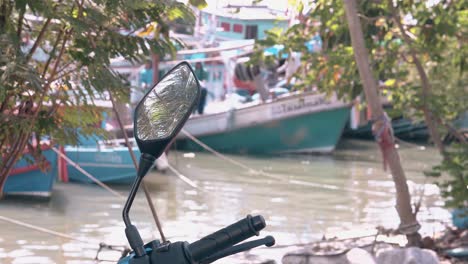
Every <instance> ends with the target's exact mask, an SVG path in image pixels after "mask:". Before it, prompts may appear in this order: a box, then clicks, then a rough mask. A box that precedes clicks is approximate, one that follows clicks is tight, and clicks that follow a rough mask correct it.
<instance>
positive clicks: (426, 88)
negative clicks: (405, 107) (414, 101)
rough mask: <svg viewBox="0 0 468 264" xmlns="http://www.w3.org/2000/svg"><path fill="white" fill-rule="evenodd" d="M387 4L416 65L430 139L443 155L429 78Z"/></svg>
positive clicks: (401, 26) (392, 7)
mask: <svg viewBox="0 0 468 264" xmlns="http://www.w3.org/2000/svg"><path fill="white" fill-rule="evenodd" d="M388 4H389V6H390V9H391V12H392V16H393V20H394V21H395V23H396V24H397V26H398V29H399V30H400V33H401V35H402V36H403V42H405V44H406V45H407V46H408V47H409V50H410V55H411V58H412V59H413V63H414V65H415V66H416V69H417V71H418V74H419V77H420V78H421V88H422V98H423V113H424V121H425V122H426V126H427V128H428V130H429V135H430V136H431V139H432V141H433V142H434V144H435V145H436V147H437V148H438V149H439V152H440V154H441V155H442V156H444V155H445V154H444V153H445V146H444V144H443V142H442V139H441V136H440V133H439V131H438V130H437V126H436V122H435V119H434V116H433V114H432V110H431V109H430V107H429V104H428V100H427V99H428V98H429V97H430V95H431V90H432V87H431V83H430V82H429V78H428V77H427V74H426V71H425V70H424V67H423V65H422V63H421V61H420V60H419V58H418V56H417V55H416V51H415V50H414V48H412V47H411V40H410V38H409V37H408V35H407V34H406V31H405V29H404V27H403V24H402V23H401V21H400V15H399V14H398V13H397V10H396V9H395V7H394V6H393V1H388Z"/></svg>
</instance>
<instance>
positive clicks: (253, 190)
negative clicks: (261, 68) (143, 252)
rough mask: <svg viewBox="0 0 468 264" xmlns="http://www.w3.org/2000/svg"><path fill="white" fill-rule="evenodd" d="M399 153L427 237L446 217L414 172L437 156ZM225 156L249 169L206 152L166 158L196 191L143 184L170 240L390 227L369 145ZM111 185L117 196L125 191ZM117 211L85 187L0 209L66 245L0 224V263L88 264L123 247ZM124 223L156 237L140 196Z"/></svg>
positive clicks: (296, 237) (157, 179) (386, 192)
mask: <svg viewBox="0 0 468 264" xmlns="http://www.w3.org/2000/svg"><path fill="white" fill-rule="evenodd" d="M400 154H401V156H402V160H403V164H404V168H405V171H406V173H407V178H408V180H409V187H410V190H411V192H412V195H413V198H414V200H415V201H416V200H419V199H420V196H421V193H423V192H424V198H423V199H422V206H421V210H420V213H419V215H418V217H419V220H420V221H421V222H422V223H424V224H423V229H422V232H423V233H424V234H432V233H433V232H435V231H437V229H439V228H440V227H441V224H440V222H447V221H448V219H449V213H448V212H447V210H445V209H444V208H443V201H442V200H441V198H440V195H439V190H438V188H437V186H436V185H435V184H433V183H432V182H430V181H429V180H428V179H426V178H425V177H424V176H423V175H422V173H421V171H422V170H425V169H429V168H430V167H431V166H432V165H434V164H436V163H437V162H438V155H437V152H436V151H435V150H434V149H431V148H428V149H426V148H419V147H415V146H409V145H405V146H403V147H401V149H400ZM229 157H230V158H233V159H235V160H236V161H238V162H241V163H242V164H244V165H246V166H248V167H250V168H252V169H253V170H250V171H249V170H246V169H243V168H240V167H238V166H236V165H233V164H231V163H229V162H227V161H224V160H221V159H219V158H217V157H215V156H213V155H211V154H207V153H195V155H184V153H179V152H177V153H176V152H172V153H171V154H170V159H171V163H172V164H173V166H174V167H175V168H176V169H177V170H178V171H179V172H180V173H181V174H183V175H185V176H186V177H188V178H190V179H191V180H192V181H193V182H194V183H195V184H196V185H197V188H194V187H192V186H190V185H189V184H187V183H186V182H184V181H182V180H180V179H179V178H178V177H177V176H175V174H174V173H171V172H168V173H166V174H160V173H152V175H148V176H147V178H146V180H147V184H148V187H149V189H150V190H151V193H152V197H153V199H154V201H155V204H156V208H157V211H158V214H159V216H160V218H161V221H162V222H163V227H164V232H165V234H166V236H167V237H168V238H170V240H171V241H177V240H186V241H189V242H190V241H194V240H195V239H197V238H200V237H202V236H203V235H206V234H208V233H210V232H213V231H215V230H217V229H218V228H221V227H223V226H225V225H227V224H230V223H232V222H234V221H236V220H238V219H241V218H243V217H245V215H247V214H262V215H263V216H264V217H265V219H266V221H267V224H268V227H267V228H266V229H265V231H264V232H263V234H264V235H267V234H270V235H274V236H275V238H276V240H277V244H279V245H292V244H298V243H307V242H311V241H316V240H318V239H320V238H322V236H323V235H324V234H330V233H334V232H343V231H349V230H358V229H359V230H365V229H367V230H372V229H373V228H374V227H375V226H376V225H383V226H386V227H396V226H397V225H398V217H397V214H396V211H395V210H394V208H393V205H394V204H395V199H394V198H395V197H394V194H395V190H394V188H393V182H392V179H391V175H389V173H388V172H385V171H383V169H382V163H381V157H380V154H379V152H378V150H377V149H376V148H375V146H374V144H373V143H371V142H359V141H346V142H343V143H342V144H341V146H340V148H339V150H338V151H337V152H336V153H335V154H334V155H331V156H282V157H245V156H229ZM256 170H262V171H264V172H266V174H267V175H264V174H258V173H256ZM112 187H113V188H115V189H116V190H117V191H119V192H120V193H122V194H123V195H126V194H127V192H128V189H129V188H128V186H112ZM123 203H124V201H122V200H121V199H119V198H118V197H115V196H113V195H112V194H110V193H109V192H107V191H106V190H103V189H101V188H99V187H97V186H95V185H81V184H73V183H72V184H63V183H58V184H56V185H55V186H54V193H53V196H52V198H51V199H50V200H49V201H37V200H35V199H6V200H4V201H1V202H0V215H1V216H5V217H9V218H13V219H16V220H19V221H22V222H25V223H29V224H33V225H36V226H40V227H43V228H47V229H51V230H54V231H57V232H60V233H65V234H68V235H70V236H72V237H74V238H75V239H76V240H71V239H69V238H64V237H58V236H55V235H51V234H47V233H44V232H39V231H34V230H31V229H29V228H26V227H23V226H19V225H16V224H13V223H8V222H4V221H0V263H97V262H96V261H95V260H94V258H95V256H96V253H97V248H98V245H99V243H100V242H105V243H107V244H111V245H125V244H126V243H125V235H124V225H123V222H122V220H121V210H122V205H123ZM131 219H132V221H133V222H134V224H136V225H137V226H138V227H139V230H140V233H141V234H142V236H143V238H144V240H145V241H149V240H151V239H154V238H158V237H159V236H158V233H157V232H156V228H155V224H154V222H153V220H152V218H151V214H150V210H149V209H148V208H147V206H146V205H145V199H144V195H142V194H140V195H139V196H137V199H136V202H135V206H134V207H133V208H132V210H131ZM282 253H283V251H281V250H280V249H277V250H274V249H261V250H256V251H251V252H249V253H245V254H239V255H238V256H236V257H231V258H228V259H225V260H224V261H221V262H220V263H236V264H237V263H255V262H256V261H258V260H259V259H276V260H277V261H278V260H279V259H280V258H281V254H282ZM119 254H120V253H119V252H118V251H111V250H104V251H103V252H101V253H100V254H99V259H101V260H109V261H111V262H116V260H117V259H118V257H119ZM278 263H279V262H278Z"/></svg>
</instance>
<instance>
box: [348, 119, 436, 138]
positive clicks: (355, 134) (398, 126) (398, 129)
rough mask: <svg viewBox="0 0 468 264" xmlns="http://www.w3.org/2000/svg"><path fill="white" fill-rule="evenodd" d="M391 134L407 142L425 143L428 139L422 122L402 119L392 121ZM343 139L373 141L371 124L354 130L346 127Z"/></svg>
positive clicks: (427, 133)
mask: <svg viewBox="0 0 468 264" xmlns="http://www.w3.org/2000/svg"><path fill="white" fill-rule="evenodd" d="M392 127H393V134H394V135H395V137H396V138H398V139H403V140H409V141H425V140H427V139H428V138H429V132H428V130H427V127H426V125H425V124H424V122H417V123H416V122H413V121H412V120H410V119H408V118H404V117H399V118H393V119H392ZM344 137H347V138H356V139H366V140H368V139H373V138H374V136H373V134H372V124H371V122H368V123H367V124H365V125H362V126H359V127H358V128H356V129H351V128H349V127H346V129H345V132H344Z"/></svg>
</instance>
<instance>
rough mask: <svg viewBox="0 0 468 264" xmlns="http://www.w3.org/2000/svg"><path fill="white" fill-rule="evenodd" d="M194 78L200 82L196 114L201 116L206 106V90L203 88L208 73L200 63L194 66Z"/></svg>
mask: <svg viewBox="0 0 468 264" xmlns="http://www.w3.org/2000/svg"><path fill="white" fill-rule="evenodd" d="M194 72H195V76H197V79H198V81H199V82H200V88H201V89H200V100H199V101H198V106H197V109H196V110H197V112H198V114H200V115H202V114H203V111H204V109H205V105H206V95H207V93H208V90H207V89H206V87H204V85H203V84H204V81H205V80H207V79H208V78H207V77H208V73H207V72H206V71H205V69H204V68H203V65H202V64H201V62H197V63H196V64H195V70H194Z"/></svg>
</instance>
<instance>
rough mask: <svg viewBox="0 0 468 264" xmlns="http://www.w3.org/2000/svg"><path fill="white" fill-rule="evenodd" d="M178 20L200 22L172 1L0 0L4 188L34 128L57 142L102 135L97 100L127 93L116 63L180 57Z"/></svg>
mask: <svg viewBox="0 0 468 264" xmlns="http://www.w3.org/2000/svg"><path fill="white" fill-rule="evenodd" d="M190 3H192V4H194V5H197V6H203V5H206V2H205V1H204V0H198V1H191V2H190ZM181 17H183V18H184V19H185V20H186V21H194V19H195V18H194V15H193V13H192V10H191V9H190V8H189V7H188V6H186V5H184V4H182V3H180V2H177V1H172V0H160V1H147V0H132V1H127V0H79V1H73V0H61V1H55V0H42V1H37V0H17V1H13V0H2V1H0V46H1V47H2V48H1V51H0V152H1V154H0V157H2V160H1V162H0V189H1V183H2V181H1V180H2V179H4V178H5V176H6V173H8V169H9V168H11V166H12V165H13V164H14V162H15V161H16V159H17V158H18V156H19V155H21V153H22V152H23V149H24V148H25V145H26V143H27V141H28V139H29V138H30V136H31V134H32V133H33V132H34V135H35V136H36V137H37V138H41V136H46V135H47V136H49V137H51V139H52V140H53V141H54V142H55V143H58V144H74V143H76V140H77V129H80V133H83V134H84V135H85V136H86V135H92V134H95V133H98V134H99V133H101V134H102V131H100V130H99V129H98V128H97V127H99V126H97V124H99V121H100V119H101V118H102V112H103V111H104V110H103V109H101V108H99V107H98V106H96V105H95V103H96V102H97V100H102V99H108V95H109V93H112V95H113V96H114V97H115V98H117V99H120V100H123V101H128V97H129V96H128V95H129V90H130V89H129V88H130V87H129V84H128V82H127V81H126V80H125V79H124V78H123V77H122V76H120V75H119V74H118V73H116V72H115V71H113V70H112V69H111V68H110V62H111V60H112V59H113V58H123V59H126V60H128V61H130V62H133V63H137V62H140V61H143V60H145V59H146V58H148V57H149V56H150V55H151V53H156V54H160V55H162V56H164V55H167V54H169V55H171V54H172V55H173V54H175V51H176V50H175V47H174V46H173V44H172V41H171V40H170V39H169V34H168V33H169V24H170V23H172V22H173V21H174V20H176V19H180V18H181ZM33 49H35V52H32V50H33ZM6 154H8V155H6Z"/></svg>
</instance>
